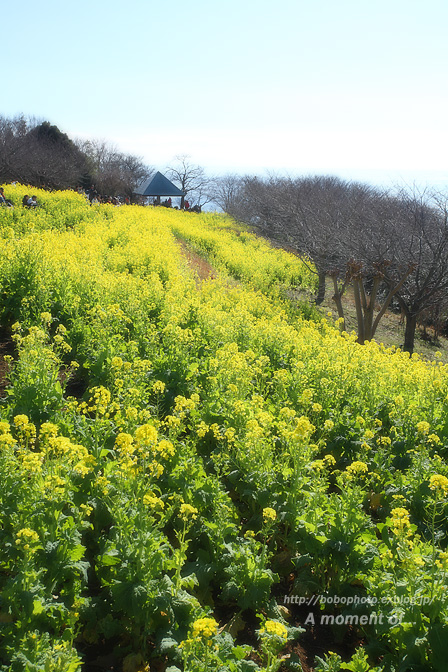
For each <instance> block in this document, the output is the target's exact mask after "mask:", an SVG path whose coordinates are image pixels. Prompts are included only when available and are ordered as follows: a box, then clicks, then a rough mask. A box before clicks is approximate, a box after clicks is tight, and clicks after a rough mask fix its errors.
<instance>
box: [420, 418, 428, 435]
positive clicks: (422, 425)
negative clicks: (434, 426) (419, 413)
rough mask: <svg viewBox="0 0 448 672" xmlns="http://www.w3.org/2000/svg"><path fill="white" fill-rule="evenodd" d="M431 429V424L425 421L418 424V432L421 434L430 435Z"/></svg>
mask: <svg viewBox="0 0 448 672" xmlns="http://www.w3.org/2000/svg"><path fill="white" fill-rule="evenodd" d="M429 428H430V424H429V422H425V420H422V421H421V422H419V423H417V432H418V433H419V434H428V433H429Z"/></svg>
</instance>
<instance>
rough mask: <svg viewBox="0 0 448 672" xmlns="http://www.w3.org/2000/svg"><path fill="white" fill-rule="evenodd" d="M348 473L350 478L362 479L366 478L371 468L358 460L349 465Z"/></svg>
mask: <svg viewBox="0 0 448 672" xmlns="http://www.w3.org/2000/svg"><path fill="white" fill-rule="evenodd" d="M346 471H347V473H348V474H350V476H359V477H360V478H364V477H365V475H366V474H367V472H368V471H369V468H368V466H367V464H366V463H365V462H361V461H359V460H357V461H356V462H352V463H351V464H349V465H348V467H347V469H346Z"/></svg>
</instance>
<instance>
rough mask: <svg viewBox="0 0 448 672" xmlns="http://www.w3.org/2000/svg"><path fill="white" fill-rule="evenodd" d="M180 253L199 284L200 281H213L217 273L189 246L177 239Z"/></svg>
mask: <svg viewBox="0 0 448 672" xmlns="http://www.w3.org/2000/svg"><path fill="white" fill-rule="evenodd" d="M177 242H178V243H179V247H180V251H181V252H182V255H183V256H184V258H185V259H186V260H187V263H188V267H189V268H190V270H191V273H192V274H193V275H196V276H197V277H198V279H199V281H200V282H202V280H208V279H212V280H213V279H214V278H216V276H217V271H216V270H215V269H214V268H213V266H211V265H210V264H209V263H208V261H206V260H205V259H204V258H203V257H201V256H200V255H199V254H198V253H197V252H195V251H194V250H192V249H191V247H189V245H188V244H187V243H186V242H185V241H184V240H182V239H181V238H178V239H177Z"/></svg>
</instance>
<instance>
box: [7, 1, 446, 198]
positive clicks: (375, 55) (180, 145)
mask: <svg viewBox="0 0 448 672" xmlns="http://www.w3.org/2000/svg"><path fill="white" fill-rule="evenodd" d="M5 4H6V5H7V7H6V8H3V12H2V36H1V40H0V55H1V62H2V64H3V69H2V70H3V71H2V86H1V90H0V100H1V106H0V114H2V115H4V116H7V117H10V116H14V115H16V114H20V113H23V114H25V115H26V116H36V117H38V118H39V119H42V120H44V119H45V120H48V121H50V122H51V123H53V124H56V125H57V126H58V127H59V128H60V129H61V130H62V131H64V132H65V133H67V134H68V135H69V136H70V137H83V138H86V137H93V138H101V139H106V140H108V141H110V142H111V143H113V144H115V145H116V146H117V147H118V149H119V150H121V151H123V152H126V153H132V154H136V155H138V156H140V157H142V158H143V159H144V161H145V162H146V163H148V164H150V165H152V166H154V167H155V168H157V169H159V170H162V171H163V169H164V168H165V167H166V166H167V165H169V164H170V163H172V160H173V157H174V156H175V155H176V154H189V155H190V156H191V160H192V162H193V163H197V164H200V165H202V166H203V167H204V168H206V170H207V172H210V173H224V172H239V173H241V172H243V173H246V172H249V173H252V174H253V173H256V174H263V173H264V172H265V171H266V170H270V171H275V172H279V173H284V172H288V173H290V174H304V173H325V174H328V173H332V174H338V175H341V176H343V177H347V178H351V179H363V180H364V179H365V180H366V181H373V182H383V183H386V182H388V181H390V180H395V181H396V180H398V179H403V180H406V181H407V182H413V181H417V182H418V181H421V180H422V179H427V180H428V181H429V182H432V183H439V184H440V183H441V184H444V185H447V186H448V158H447V153H448V152H447V150H448V86H447V77H448V39H447V32H448V30H447V29H448V1H447V0H278V1H277V2H275V1H274V0H227V1H224V2H221V1H219V0H215V2H210V1H209V0H208V1H207V2H206V1H205V0H190V1H189V2H186V1H185V0H182V1H181V0H171V1H169V0H165V2H162V1H161V0H158V1H153V0H127V1H121V0H107V1H106V0H77V1H76V2H72V1H71V0H41V2H39V3H36V2H34V1H33V2H31V1H30V0H21V1H20V2H18V3H15V4H14V6H12V3H9V2H8V3H5Z"/></svg>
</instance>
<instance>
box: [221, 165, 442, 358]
mask: <svg viewBox="0 0 448 672" xmlns="http://www.w3.org/2000/svg"><path fill="white" fill-rule="evenodd" d="M213 198H214V201H215V202H216V203H217V204H219V206H220V207H221V208H222V209H223V210H224V211H225V212H227V213H229V214H230V215H232V216H233V217H235V218H236V219H238V220H240V221H242V222H245V223H247V224H249V225H251V226H252V227H253V228H254V229H255V230H256V231H257V232H258V233H259V234H260V235H262V236H264V237H265V238H267V239H268V240H270V241H271V242H272V243H273V244H275V245H278V246H281V247H284V248H286V249H288V250H290V251H291V252H294V253H295V254H297V255H300V256H301V257H306V258H309V259H310V260H311V261H312V264H313V268H314V269H315V270H316V273H317V275H318V278H319V288H318V292H317V296H316V303H318V304H319V303H322V301H323V300H324V297H325V288H326V279H327V278H328V277H331V279H332V283H333V289H334V294H333V299H334V301H335V304H336V307H337V309H338V314H339V317H341V318H344V309H343V304H342V301H341V298H342V295H343V293H344V291H345V289H346V288H347V286H348V285H349V284H350V285H352V287H353V295H354V300H355V306H356V315H357V330H358V341H359V342H360V343H364V342H365V341H366V340H370V339H372V338H373V337H374V335H375V331H376V329H377V327H378V324H379V322H380V320H381V318H382V316H383V315H384V313H385V311H386V309H387V308H389V307H391V305H393V306H395V307H398V308H399V309H400V310H401V312H402V314H403V316H404V319H405V335H404V349H405V350H406V351H408V352H411V353H412V352H413V349H414V342H415V333H416V326H417V322H418V321H419V322H421V323H424V324H425V323H426V324H428V323H431V324H433V325H434V326H435V328H436V330H437V329H438V328H439V325H440V323H441V321H443V320H444V321H445V324H446V315H447V308H448V195H447V194H443V193H440V192H437V191H435V190H429V189H426V190H424V191H419V190H417V189H414V188H413V189H395V190H393V191H390V190H383V189H378V188H374V187H372V186H370V185H367V184H362V183H357V182H347V181H344V180H341V179H339V178H337V177H331V176H315V177H299V178H286V177H277V176H270V177H267V178H264V179H261V178H259V177H247V176H246V177H240V176H237V175H227V176H225V177H223V178H221V179H220V180H217V181H216V184H215V193H214V197H213Z"/></svg>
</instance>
